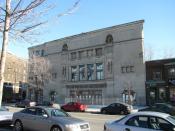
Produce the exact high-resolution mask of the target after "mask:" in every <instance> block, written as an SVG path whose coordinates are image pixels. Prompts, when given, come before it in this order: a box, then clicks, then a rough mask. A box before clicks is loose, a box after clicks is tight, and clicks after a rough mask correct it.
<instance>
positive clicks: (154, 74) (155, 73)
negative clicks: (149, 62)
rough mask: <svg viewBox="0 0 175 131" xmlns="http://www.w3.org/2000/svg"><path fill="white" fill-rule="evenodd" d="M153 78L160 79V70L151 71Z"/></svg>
mask: <svg viewBox="0 0 175 131" xmlns="http://www.w3.org/2000/svg"><path fill="white" fill-rule="evenodd" d="M153 80H161V72H160V71H155V72H153Z"/></svg>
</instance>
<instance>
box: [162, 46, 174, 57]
mask: <svg viewBox="0 0 175 131" xmlns="http://www.w3.org/2000/svg"><path fill="white" fill-rule="evenodd" d="M173 50H174V49H172V48H171V49H166V48H165V49H164V54H163V58H164V59H167V58H173V57H174V51H173Z"/></svg>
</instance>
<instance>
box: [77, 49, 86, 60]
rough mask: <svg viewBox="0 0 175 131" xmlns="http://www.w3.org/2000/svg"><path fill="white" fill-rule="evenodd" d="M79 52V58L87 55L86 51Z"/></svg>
mask: <svg viewBox="0 0 175 131" xmlns="http://www.w3.org/2000/svg"><path fill="white" fill-rule="evenodd" d="M78 54H79V55H78V58H79V59H82V58H84V57H86V54H85V51H79V52H78Z"/></svg>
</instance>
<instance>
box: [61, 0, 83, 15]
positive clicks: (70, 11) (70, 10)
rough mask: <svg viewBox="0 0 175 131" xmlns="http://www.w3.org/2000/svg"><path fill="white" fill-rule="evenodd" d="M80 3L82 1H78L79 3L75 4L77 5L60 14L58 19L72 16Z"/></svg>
mask: <svg viewBox="0 0 175 131" xmlns="http://www.w3.org/2000/svg"><path fill="white" fill-rule="evenodd" d="M79 3H80V0H78V1H77V2H75V4H74V5H73V6H72V7H71V8H70V9H68V10H67V11H65V12H64V13H61V14H59V15H58V17H61V16H64V15H69V14H72V13H73V12H74V11H75V9H76V8H77V7H78V4H79Z"/></svg>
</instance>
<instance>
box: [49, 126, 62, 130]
mask: <svg viewBox="0 0 175 131" xmlns="http://www.w3.org/2000/svg"><path fill="white" fill-rule="evenodd" d="M50 131H61V129H60V127H59V126H54V127H52V129H51V130H50Z"/></svg>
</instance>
